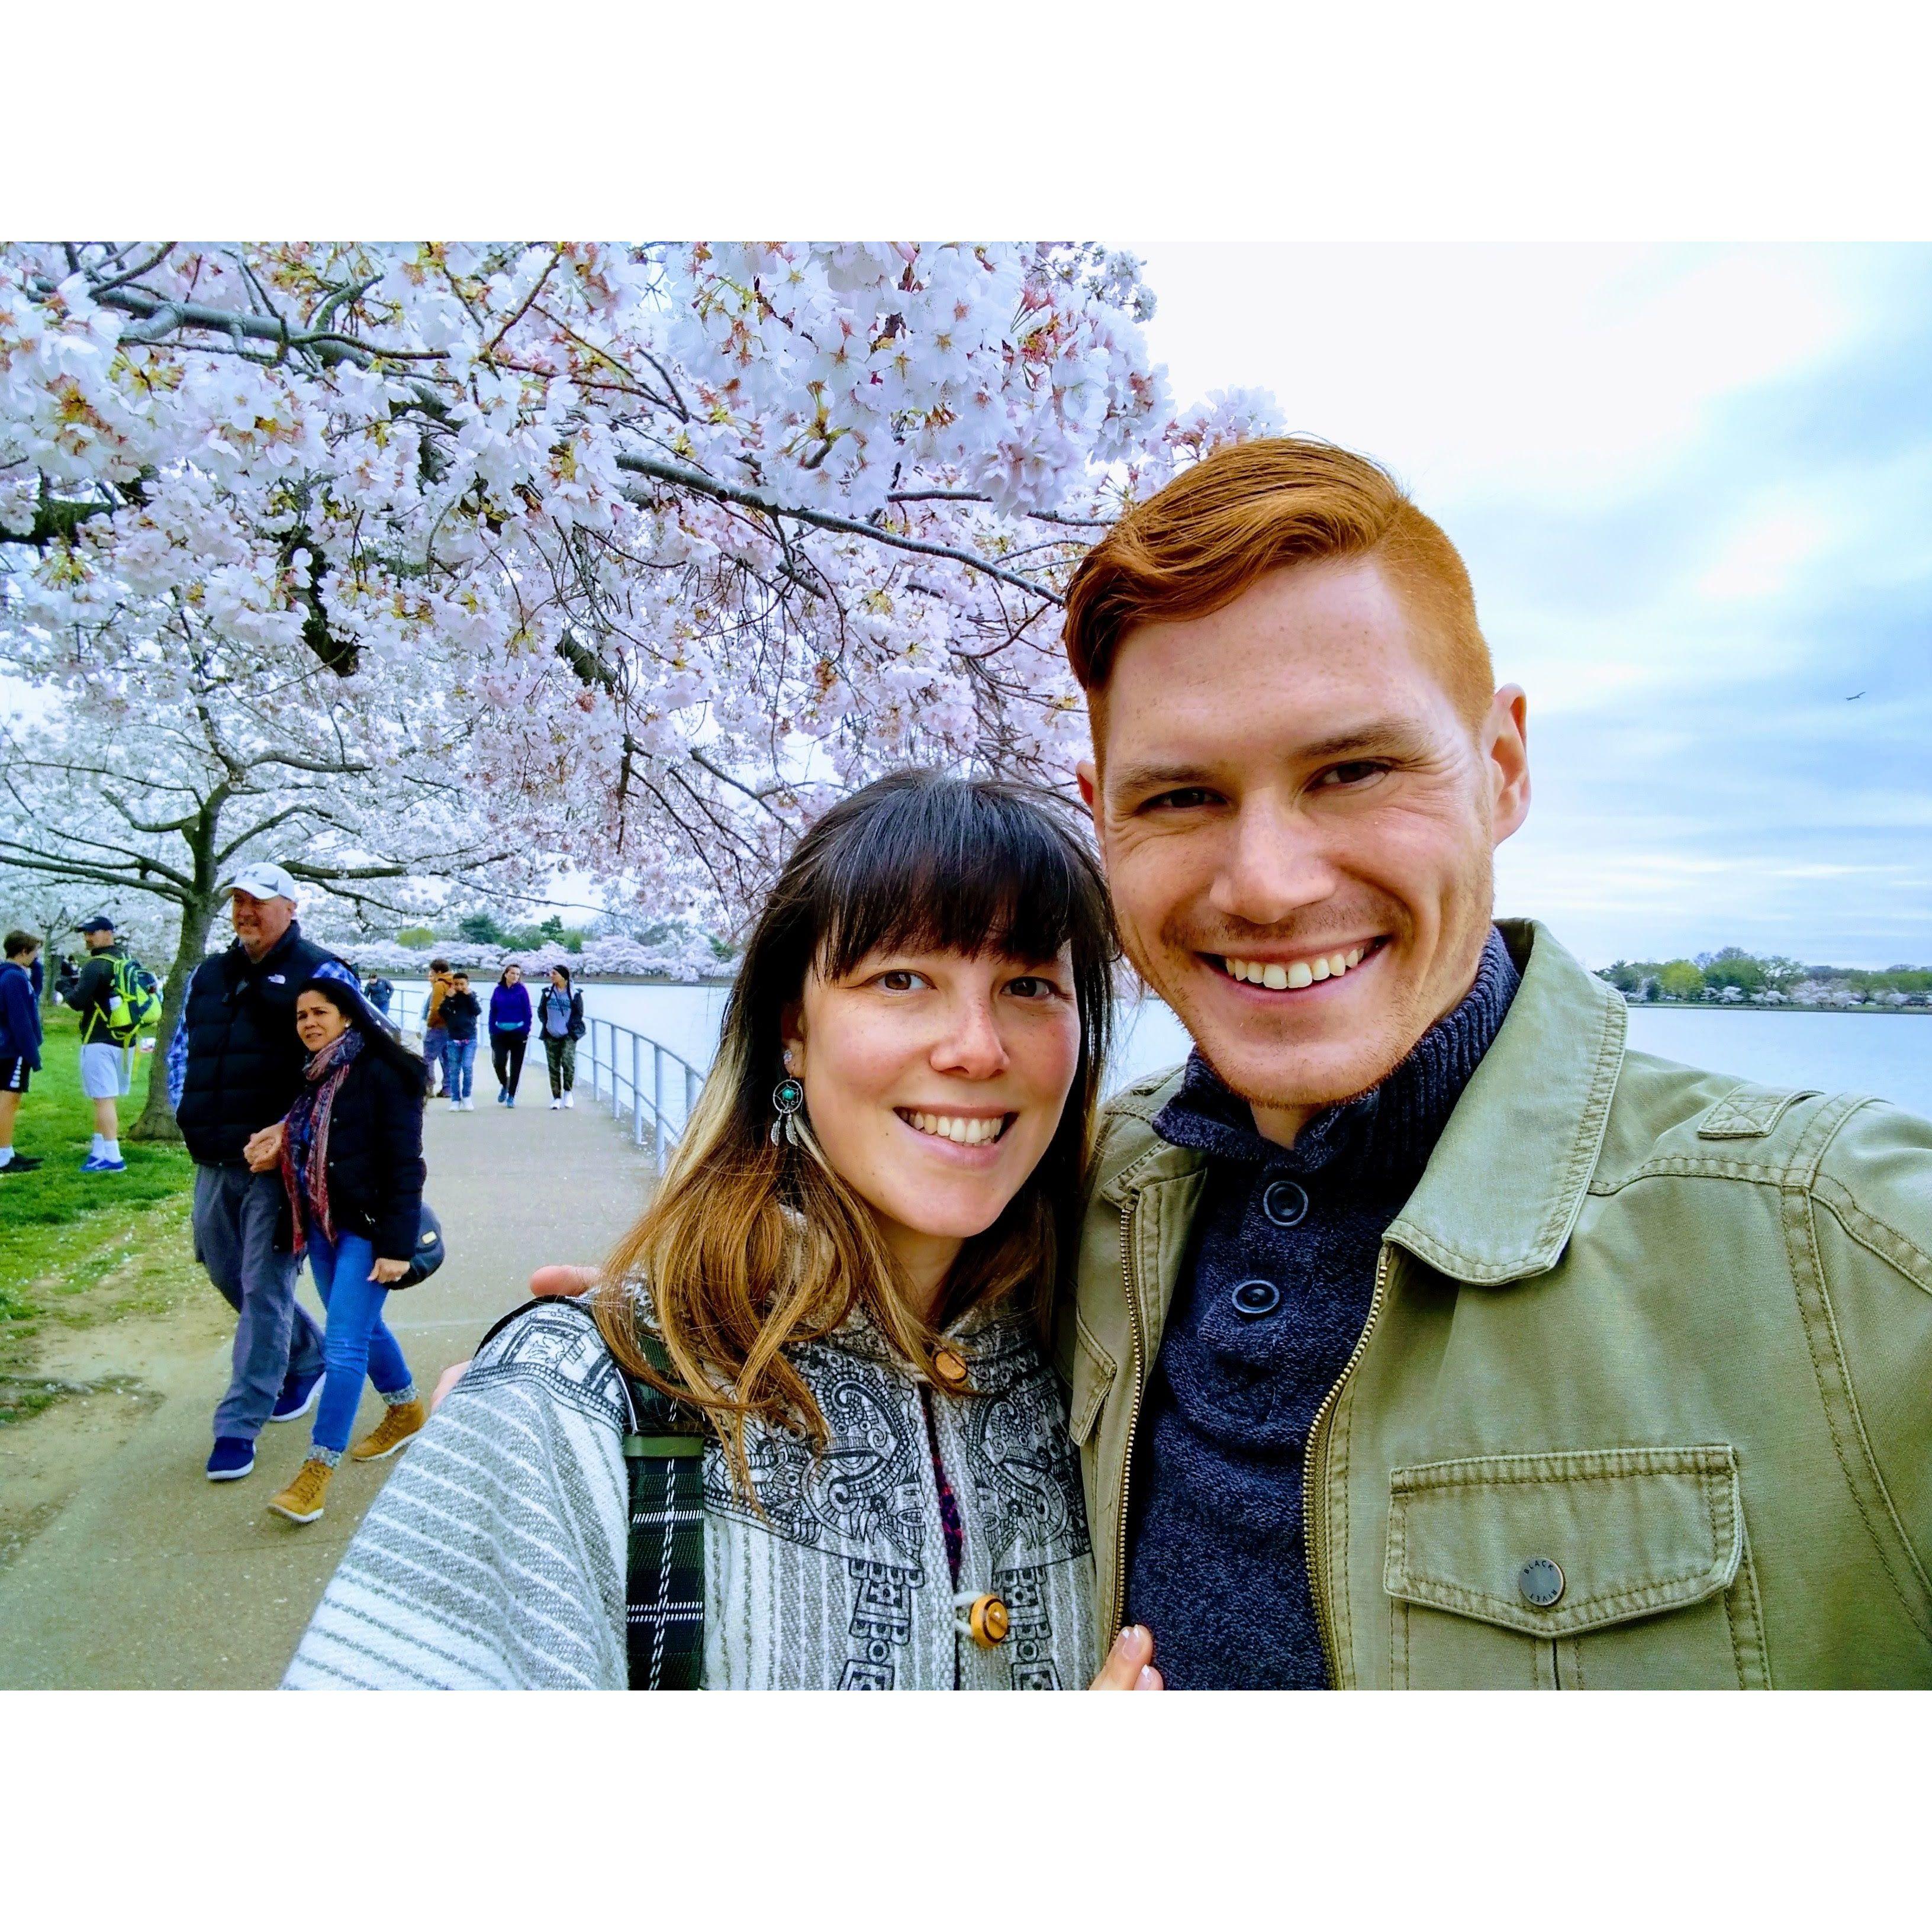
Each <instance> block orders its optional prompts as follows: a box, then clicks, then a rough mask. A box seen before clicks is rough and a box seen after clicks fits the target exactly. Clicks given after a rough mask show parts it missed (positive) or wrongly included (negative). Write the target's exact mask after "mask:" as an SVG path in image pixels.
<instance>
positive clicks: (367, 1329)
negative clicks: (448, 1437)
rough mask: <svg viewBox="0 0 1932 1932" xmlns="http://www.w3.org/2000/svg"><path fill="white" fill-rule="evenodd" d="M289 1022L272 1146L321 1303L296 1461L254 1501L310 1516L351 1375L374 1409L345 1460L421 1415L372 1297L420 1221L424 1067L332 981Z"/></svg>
mask: <svg viewBox="0 0 1932 1932" xmlns="http://www.w3.org/2000/svg"><path fill="white" fill-rule="evenodd" d="M296 1033H297V1034H299V1036H300V1037H301V1040H302V1044H303V1046H305V1047H307V1048H308V1051H309V1063H308V1077H307V1079H306V1081H305V1084H304V1086H303V1088H302V1093H301V1094H299V1096H298V1097H297V1098H296V1103H295V1105H294V1106H293V1107H291V1108H290V1109H289V1112H288V1115H287V1118H285V1119H284V1121H282V1123H281V1134H280V1138H279V1145H278V1148H277V1149H276V1151H275V1153H276V1158H277V1159H278V1160H279V1163H280V1166H281V1174H282V1181H283V1184H284V1187H285V1188H286V1189H287V1194H288V1210H287V1217H286V1219H285V1221H284V1228H285V1230H286V1232H287V1235H288V1236H289V1238H290V1245H291V1246H292V1247H293V1249H294V1250H295V1252H296V1253H297V1254H298V1255H301V1254H306V1255H307V1256H308V1262H309V1270H310V1272H311V1274H313V1275H314V1277H315V1285H316V1289H317V1292H318V1293H319V1294H320V1295H321V1297H322V1300H323V1306H324V1307H326V1309H327V1310H328V1311H329V1325H328V1328H327V1330H326V1333H325V1334H324V1337H323V1361H324V1362H325V1363H326V1374H325V1376H324V1379H323V1388H322V1400H321V1403H320V1406H318V1407H317V1411H316V1418H315V1427H314V1436H313V1439H312V1446H311V1449H310V1451H309V1456H308V1460H307V1461H306V1462H305V1463H303V1465H302V1468H301V1469H300V1470H299V1472H297V1474H296V1478H295V1481H293V1482H292V1483H291V1484H290V1485H289V1486H288V1487H287V1489H285V1490H283V1491H282V1493H281V1495H279V1496H277V1497H276V1498H275V1499H274V1501H273V1502H271V1503H270V1504H269V1508H271V1509H272V1510H273V1511H275V1513H276V1514H278V1515H279V1516H284V1517H287V1518H288V1520H290V1522H291V1523H313V1522H314V1521H315V1520H316V1519H317V1517H320V1515H321V1514H322V1512H323V1499H324V1497H325V1496H326V1494H327V1492H328V1489H329V1477H330V1475H331V1474H332V1472H333V1471H334V1469H335V1465H336V1463H338V1461H340V1460H341V1457H342V1454H343V1451H344V1450H345V1449H346V1448H348V1444H349V1434H350V1430H351V1429H352V1428H353V1427H354V1425H355V1421H356V1408H357V1406H358V1405H359V1403H360V1402H361V1400H362V1379H363V1377H364V1376H365V1375H367V1376H368V1378H369V1379H371V1381H372V1382H374V1384H375V1385H376V1388H377V1393H378V1394H380V1395H381V1397H382V1398H383V1402H384V1403H385V1404H386V1406H387V1407H386V1414H385V1415H384V1417H383V1421H382V1422H381V1423H380V1424H379V1425H378V1426H377V1428H376V1429H374V1430H373V1431H372V1432H371V1433H370V1434H369V1435H368V1436H365V1437H364V1438H363V1439H362V1441H361V1442H359V1443H357V1444H356V1447H355V1448H354V1450H353V1451H351V1452H350V1453H351V1454H352V1456H353V1459H354V1460H356V1461H357V1462H359V1463H368V1462H374V1461H377V1460H380V1458H381V1457H385V1456H392V1455H394V1454H395V1453H396V1451H398V1450H399V1449H400V1448H402V1447H403V1445H404V1444H405V1443H406V1442H408V1441H409V1439H410V1437H411V1436H413V1435H415V1433H416V1431H417V1430H419V1429H420V1428H422V1426H423V1424H424V1421H425V1420H426V1417H425V1411H424V1409H423V1406H422V1403H421V1402H420V1401H419V1400H418V1399H417V1396H416V1383H415V1380H414V1379H413V1377H412V1376H411V1375H410V1367H409V1364H408V1363H407V1362H406V1361H404V1359H403V1352H402V1349H401V1346H399V1345H398V1343H397V1341H396V1338H395V1336H394V1335H392V1334H391V1333H390V1332H389V1329H388V1328H386V1326H385V1325H384V1324H383V1304H384V1303H385V1302H386V1301H388V1299H389V1289H390V1287H391V1285H392V1283H395V1282H398V1281H400V1280H401V1279H402V1277H404V1274H407V1272H408V1271H409V1268H410V1262H411V1259H412V1258H413V1255H414V1253H415V1250H416V1241H417V1236H418V1233H419V1229H420V1227H421V1225H422V1191H423V1178H424V1172H425V1170H424V1166H423V1156H422V1114H423V1100H424V1097H425V1092H426V1091H427V1086H428V1072H427V1070H426V1069H425V1067H424V1065H423V1063H422V1061H420V1060H419V1059H418V1058H416V1055H414V1054H413V1053H411V1052H410V1051H409V1050H408V1049H407V1048H406V1047H404V1046H403V1045H402V1044H401V1042H400V1041H398V1040H397V1039H396V1038H395V1037H394V1036H393V1035H392V1034H391V1033H390V1032H389V1030H388V1028H386V1027H384V1026H383V1025H382V1024H381V1023H380V1022H379V1021H378V1020H377V1019H375V1018H374V1016H372V1015H371V1013H370V1012H369V1010H368V1008H367V1007H365V1005H364V1004H363V1003H362V999H361V998H360V997H359V995H358V994H357V992H356V989H354V988H353V987H352V986H348V985H347V984H345V983H344V982H342V981H341V980H329V979H317V980H309V981H308V983H306V984H305V986H302V988H301V989H299V991H298V992H297V993H296ZM252 1153H253V1149H252V1148H251V1154H252Z"/></svg>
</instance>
